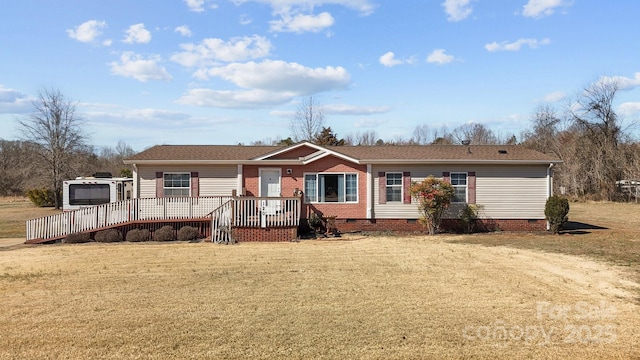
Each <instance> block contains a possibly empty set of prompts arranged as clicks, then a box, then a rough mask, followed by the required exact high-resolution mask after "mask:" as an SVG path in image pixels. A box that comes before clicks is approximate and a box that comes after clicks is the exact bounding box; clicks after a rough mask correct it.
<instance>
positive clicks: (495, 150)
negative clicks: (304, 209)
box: [125, 145, 560, 163]
mask: <svg viewBox="0 0 640 360" xmlns="http://www.w3.org/2000/svg"><path fill="white" fill-rule="evenodd" d="M286 148H287V147H286V146H285V147H280V146H242V145H157V146H154V147H152V148H149V149H147V150H144V151H142V152H140V153H138V154H136V155H134V156H132V157H130V158H128V159H126V160H125V161H126V162H127V163H137V162H140V161H142V162H153V161H159V162H162V161H239V162H240V161H250V160H252V159H255V158H257V157H260V156H263V155H266V154H271V153H274V152H282V151H286ZM325 148H326V149H328V150H330V151H332V152H335V153H339V154H342V155H345V156H347V157H349V158H352V159H355V160H357V161H359V162H360V163H367V162H381V161H386V160H389V161H393V160H400V161H412V160H415V161H417V162H420V161H422V162H424V161H429V160H433V161H446V160H451V161H467V160H468V161H501V160H504V161H524V162H528V161H531V162H559V161H560V159H558V158H557V157H555V156H553V155H549V154H544V153H541V152H538V151H535V150H531V149H528V148H525V147H522V146H518V145H470V146H466V145H383V146H328V147H325Z"/></svg>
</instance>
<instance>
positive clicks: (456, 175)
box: [125, 142, 561, 231]
mask: <svg viewBox="0 0 640 360" xmlns="http://www.w3.org/2000/svg"><path fill="white" fill-rule="evenodd" d="M560 162H561V161H560V160H559V159H557V158H556V157H554V156H551V155H548V154H544V153H541V152H537V151H534V150H531V149H528V148H525V147H522V146H518V145H407V146H390V145H383V146H320V145H316V144H313V143H309V142H300V143H297V144H294V145H291V146H282V147H280V146H243V145H235V146H234V145H158V146H154V147H151V148H149V149H147V150H144V151H142V152H140V153H138V154H136V155H134V156H132V157H130V158H128V159H126V160H125V163H126V164H131V165H132V166H133V177H134V197H137V198H152V197H172V196H191V197H196V196H230V195H231V194H235V195H241V196H258V197H266V196H268V197H281V196H285V197H291V196H299V195H301V194H302V199H303V200H302V208H303V210H302V213H303V217H304V216H305V215H309V214H310V213H311V212H316V213H319V214H321V215H324V216H335V217H336V224H337V225H338V228H339V230H342V231H353V230H366V231H387V230H404V231H414V230H422V229H423V228H422V226H421V225H420V224H419V222H417V221H416V219H418V218H419V217H420V214H419V211H418V208H417V203H416V201H415V200H414V199H412V198H411V196H410V194H409V187H410V184H411V183H412V182H416V181H421V180H423V179H424V178H426V177H428V176H430V175H433V176H434V177H437V178H441V179H443V180H445V181H447V182H449V183H451V184H452V185H453V187H454V188H455V191H456V195H455V198H454V202H453V204H452V206H451V208H450V209H449V210H448V213H447V215H446V216H445V217H447V218H450V219H454V218H457V217H458V215H457V212H456V209H458V210H459V209H461V208H462V206H463V205H465V204H476V205H479V206H480V207H481V211H480V217H481V219H482V221H483V222H484V223H485V224H491V226H492V227H494V228H496V229H501V230H526V231H532V230H544V229H546V226H547V224H546V220H545V216H544V207H545V202H546V200H547V198H548V197H549V196H551V195H552V188H553V184H552V179H553V171H552V170H553V166H554V165H555V164H558V163H560Z"/></svg>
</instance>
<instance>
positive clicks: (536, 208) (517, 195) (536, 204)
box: [476, 166, 547, 219]
mask: <svg viewBox="0 0 640 360" xmlns="http://www.w3.org/2000/svg"><path fill="white" fill-rule="evenodd" d="M476 188H477V191H476V203H478V204H480V205H482V206H483V207H484V208H483V211H482V212H483V214H484V216H483V217H489V218H493V219H544V205H545V202H546V201H547V166H518V167H516V166H502V167H487V168H484V169H482V172H476Z"/></svg>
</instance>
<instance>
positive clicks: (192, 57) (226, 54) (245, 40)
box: [171, 35, 271, 67]
mask: <svg viewBox="0 0 640 360" xmlns="http://www.w3.org/2000/svg"><path fill="white" fill-rule="evenodd" d="M180 48H181V49H182V50H184V51H182V52H179V53H176V54H174V55H173V56H171V60H172V61H174V62H177V63H178V64H180V65H182V66H186V67H195V66H212V65H217V62H236V61H245V60H249V59H259V58H263V57H265V56H268V55H269V53H270V52H271V42H270V41H269V40H267V39H266V38H264V37H262V36H258V35H254V36H245V37H238V38H233V39H231V40H229V41H224V40H222V39H215V38H209V39H204V40H202V42H201V43H200V44H192V43H189V44H181V45H180Z"/></svg>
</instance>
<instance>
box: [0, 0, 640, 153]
mask: <svg viewBox="0 0 640 360" xmlns="http://www.w3.org/2000/svg"><path fill="white" fill-rule="evenodd" d="M638 14H640V2H639V1H637V0H613V1H597V0H510V1H504V0H446V1H445V0H404V1H398V0H394V1H392V0H306V1H305V0H166V1H157V0H140V1H135V0H109V1H98V0H64V1H48V0H21V1H6V2H4V3H3V6H2V11H1V12H0V69H1V70H0V122H1V124H2V126H0V138H3V139H8V140H13V139H16V138H17V136H18V132H17V126H16V123H17V119H20V118H21V117H25V116H28V114H29V113H30V112H31V111H32V106H31V103H32V101H33V100H34V98H35V96H36V95H37V93H38V91H39V90H41V89H43V88H53V89H59V90H60V91H61V92H62V93H63V94H64V95H65V96H67V97H68V98H69V99H71V100H73V101H74V102H77V109H76V110H77V115H79V116H80V117H81V118H82V119H83V120H84V121H85V125H84V126H85V130H86V132H87V133H89V135H90V137H91V143H92V144H94V145H97V146H115V145H116V143H117V142H118V141H119V140H123V141H125V142H126V143H128V144H129V145H131V146H132V147H133V148H134V149H135V150H143V149H144V148H147V147H149V146H152V145H155V144H237V143H245V144H248V143H251V142H252V141H256V140H265V139H277V138H286V137H288V136H290V135H291V134H290V130H289V127H290V123H291V116H292V114H294V113H295V111H296V109H297V107H298V104H299V102H300V101H301V100H303V99H305V98H307V97H308V96H314V97H315V98H316V99H317V100H318V102H320V103H321V104H323V105H324V107H325V116H326V125H327V126H331V128H332V129H333V130H334V131H335V132H337V133H338V136H340V137H344V136H346V135H348V134H353V133H357V132H360V133H362V132H365V131H372V130H373V131H375V132H377V134H378V136H379V137H381V138H383V139H387V140H389V139H393V138H398V137H402V138H409V137H410V136H411V134H412V132H413V130H414V128H415V127H416V126H417V125H424V124H426V125H428V126H429V127H430V128H432V129H440V128H442V127H443V126H446V127H447V128H448V129H449V130H453V129H454V128H455V127H457V126H460V125H462V124H465V123H481V124H484V125H486V126H487V127H489V128H490V129H492V130H493V131H494V132H496V133H497V134H498V135H507V134H515V135H519V134H520V132H521V131H522V130H523V129H526V128H528V127H529V120H530V118H531V114H532V113H533V112H534V111H535V109H536V108H537V107H538V106H540V105H541V104H547V103H548V104H551V105H560V104H562V103H563V102H565V103H566V102H568V101H571V98H572V97H575V95H576V94H577V93H578V91H579V90H580V89H582V88H584V87H585V86H586V85H588V84H589V83H590V82H592V81H595V80H598V79H600V78H602V77H616V78H617V79H618V80H619V81H620V82H621V83H622V84H623V85H624V86H623V87H622V91H621V92H620V93H619V96H618V99H617V103H616V109H617V110H618V111H619V112H620V113H621V114H622V115H623V116H624V117H625V118H626V119H627V120H628V121H633V120H637V119H638V118H639V117H640V61H639V60H640V41H638V34H640V31H639V30H640V25H639V24H640V22H638V20H637V18H638Z"/></svg>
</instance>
